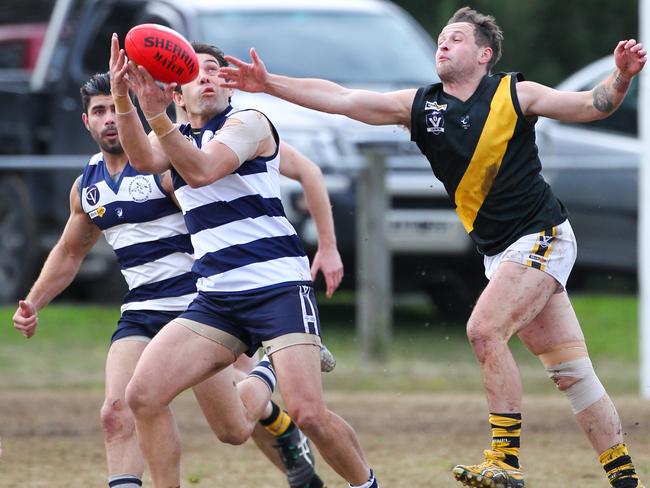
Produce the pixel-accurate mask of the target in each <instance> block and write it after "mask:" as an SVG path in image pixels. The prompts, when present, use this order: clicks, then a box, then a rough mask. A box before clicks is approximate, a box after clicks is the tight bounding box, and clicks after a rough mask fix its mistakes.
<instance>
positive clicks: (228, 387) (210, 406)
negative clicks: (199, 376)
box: [193, 366, 244, 435]
mask: <svg viewBox="0 0 650 488" xmlns="http://www.w3.org/2000/svg"><path fill="white" fill-rule="evenodd" d="M234 373H235V369H234V368H233V367H232V366H228V367H226V368H224V369H222V370H221V371H219V372H218V373H216V374H213V375H212V376H210V377H209V378H207V379H205V380H203V381H202V382H200V383H198V384H197V385H194V387H193V390H194V396H195V397H196V399H197V401H198V403H199V406H200V407H201V410H202V411H203V414H204V416H205V418H206V420H207V421H208V424H210V427H212V430H213V431H214V432H215V433H217V435H219V433H220V432H222V431H228V429H230V426H231V425H232V424H233V423H234V425H237V426H238V425H240V424H241V420H242V418H243V415H244V412H243V410H242V402H241V399H240V397H239V393H238V391H237V387H236V378H235V375H234Z"/></svg>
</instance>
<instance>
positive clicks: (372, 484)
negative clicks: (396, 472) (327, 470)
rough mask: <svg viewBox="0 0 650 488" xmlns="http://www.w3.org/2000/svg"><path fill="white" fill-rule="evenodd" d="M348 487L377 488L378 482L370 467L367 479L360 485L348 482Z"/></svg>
mask: <svg viewBox="0 0 650 488" xmlns="http://www.w3.org/2000/svg"><path fill="white" fill-rule="evenodd" d="M348 486H349V487H350V488H379V483H377V479H376V478H375V473H373V471H372V469H371V470H370V478H368V481H366V482H365V483H364V484H362V485H358V486H355V485H350V484H348Z"/></svg>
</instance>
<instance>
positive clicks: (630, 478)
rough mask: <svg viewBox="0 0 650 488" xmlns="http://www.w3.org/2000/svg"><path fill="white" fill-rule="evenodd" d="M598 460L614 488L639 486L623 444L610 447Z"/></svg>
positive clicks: (634, 487) (630, 459)
mask: <svg viewBox="0 0 650 488" xmlns="http://www.w3.org/2000/svg"><path fill="white" fill-rule="evenodd" d="M599 460H600V464H602V465H603V469H604V470H605V473H607V478H608V479H609V482H610V484H611V485H612V486H613V487H614V488H636V487H637V486H639V485H640V483H639V477H638V476H637V474H636V470H635V469H634V464H632V458H631V457H630V455H629V454H628V452H627V447H626V446H625V444H616V445H615V446H613V447H610V448H609V449H607V450H606V451H605V452H604V453H602V454H601V455H600V458H599Z"/></svg>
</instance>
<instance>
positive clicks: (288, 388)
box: [271, 344, 324, 412]
mask: <svg viewBox="0 0 650 488" xmlns="http://www.w3.org/2000/svg"><path fill="white" fill-rule="evenodd" d="M271 360H272V361H273V367H274V369H275V373H276V376H277V381H278V386H279V388H280V392H281V394H282V398H283V399H284V402H285V405H286V406H287V409H288V410H289V411H290V412H291V411H292V410H293V409H297V408H303V407H305V406H306V405H310V406H312V407H314V408H320V407H321V406H323V407H324V399H323V384H322V381H321V372H320V348H319V346H318V345H315V344H295V345H292V346H289V347H285V348H282V349H279V350H277V351H275V352H273V353H272V355H271Z"/></svg>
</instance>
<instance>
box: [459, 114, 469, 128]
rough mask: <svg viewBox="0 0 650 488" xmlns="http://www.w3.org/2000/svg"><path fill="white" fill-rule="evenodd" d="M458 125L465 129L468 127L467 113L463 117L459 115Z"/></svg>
mask: <svg viewBox="0 0 650 488" xmlns="http://www.w3.org/2000/svg"><path fill="white" fill-rule="evenodd" d="M460 126H461V127H462V128H463V129H465V130H467V129H469V115H465V116H464V117H461V119H460Z"/></svg>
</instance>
